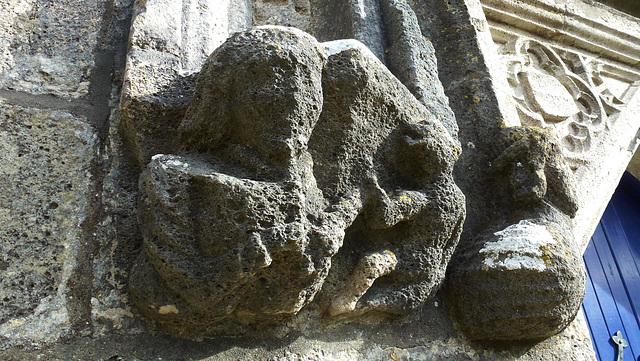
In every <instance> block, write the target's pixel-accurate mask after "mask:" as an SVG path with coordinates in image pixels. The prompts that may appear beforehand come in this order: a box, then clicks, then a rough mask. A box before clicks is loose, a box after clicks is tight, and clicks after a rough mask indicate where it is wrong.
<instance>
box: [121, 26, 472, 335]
mask: <svg viewBox="0 0 640 361" xmlns="http://www.w3.org/2000/svg"><path fill="white" fill-rule="evenodd" d="M324 46H325V49H322V48H321V47H320V44H319V43H317V42H316V40H315V39H314V38H313V37H311V36H310V35H308V34H305V33H303V32H301V31H299V30H295V29H292V28H278V27H266V28H257V29H255V30H252V31H249V32H244V33H238V34H236V35H234V36H232V37H231V38H230V39H229V40H228V41H227V42H225V44H223V46H221V47H220V48H218V49H217V50H216V51H215V52H214V53H213V54H212V56H211V57H210V58H209V59H208V60H207V62H206V63H205V65H204V67H203V69H202V71H201V72H200V76H199V80H198V85H197V88H196V94H195V96H194V100H193V103H192V104H191V106H190V107H189V109H188V110H187V113H186V115H185V119H184V120H183V122H182V125H181V126H180V131H181V142H182V143H183V147H184V151H186V152H187V153H186V155H184V156H163V155H157V156H154V157H153V158H152V161H151V162H150V163H149V165H148V166H147V168H146V170H145V171H144V172H143V173H142V176H141V179H140V191H141V199H140V206H139V219H140V222H141V227H142V232H143V237H144V240H145V242H144V246H145V251H146V252H145V256H144V257H143V258H144V259H141V261H140V263H139V265H138V266H137V268H136V269H135V270H134V272H133V274H132V279H131V296H132V297H133V302H134V304H136V305H137V306H138V308H139V309H140V310H141V311H142V312H143V313H144V314H145V315H146V316H147V317H148V318H150V319H152V320H155V321H156V322H158V323H159V324H160V325H161V326H163V327H164V328H166V329H167V330H169V332H172V333H173V334H175V335H179V336H185V337H189V336H190V335H191V334H197V333H199V332H204V333H206V332H208V329H207V328H208V327H210V326H214V325H217V324H219V323H221V322H223V321H226V320H229V321H234V323H238V322H239V323H240V324H252V325H260V324H265V323H275V322H279V321H281V320H282V319H283V318H286V317H289V316H292V315H295V314H296V313H298V312H299V310H300V309H301V308H302V307H303V306H305V305H307V304H308V303H309V302H310V301H311V300H312V299H313V298H314V296H315V294H316V293H317V292H318V290H319V289H320V287H321V286H322V284H323V282H324V279H325V278H326V276H327V274H328V272H329V269H330V266H331V257H332V256H334V255H335V254H336V252H338V249H339V248H340V247H341V246H342V243H343V238H344V235H345V230H346V229H347V227H349V226H351V224H352V223H353V222H354V220H356V216H358V214H362V216H361V217H359V220H356V223H355V224H354V225H353V226H352V227H351V228H349V229H348V230H347V232H348V233H349V235H348V236H347V238H346V241H348V242H350V243H354V244H357V247H358V249H359V250H358V252H359V253H361V252H363V251H364V252H365V254H363V255H362V256H360V255H358V254H355V256H356V257H365V258H366V257H369V256H367V255H366V252H371V251H378V250H379V249H381V248H385V249H386V248H388V249H390V251H389V250H387V251H386V252H389V253H391V252H393V254H395V255H396V256H395V257H397V267H396V269H394V270H389V272H387V273H388V275H387V277H386V278H385V280H384V281H383V280H382V279H381V280H380V281H379V282H374V281H375V279H374V280H371V281H370V282H369V285H368V287H367V288H366V289H360V290H359V291H358V294H357V295H352V297H355V301H357V304H354V305H353V307H352V308H351V310H349V311H353V312H354V314H359V313H363V312H366V311H370V310H375V311H381V312H390V313H406V312H407V311H409V310H412V309H415V308H417V307H418V306H420V305H421V304H422V303H423V302H424V301H425V300H426V299H427V298H429V297H431V296H432V295H433V293H434V292H435V291H436V290H437V289H438V286H439V285H440V283H441V282H442V279H443V277H444V270H445V267H446V264H447V262H448V260H449V258H450V256H451V254H452V252H453V248H454V247H455V245H456V243H457V240H458V237H459V233H460V231H461V224H462V220H463V216H464V208H463V206H462V205H463V196H462V194H461V193H460V192H459V190H458V189H457V187H456V186H455V185H454V184H453V181H452V178H451V172H452V169H453V162H454V161H455V159H456V158H457V155H458V149H457V148H456V145H455V142H454V141H453V140H452V139H451V138H450V137H449V136H448V133H447V132H446V130H445V129H444V128H443V127H442V125H440V124H439V123H437V122H436V121H434V119H433V118H434V117H433V116H432V115H431V114H430V113H429V112H428V111H427V110H426V109H425V108H424V107H422V105H421V104H420V103H419V102H417V100H416V99H415V98H414V97H412V96H411V95H410V93H409V92H408V91H407V90H406V88H404V86H403V85H402V84H401V83H400V82H399V81H398V80H397V79H396V78H394V77H393V75H391V73H390V72H389V71H388V70H386V69H385V68H384V67H383V66H382V64H380V63H379V61H378V60H377V59H376V58H375V57H374V56H373V55H372V54H371V53H370V52H369V50H368V49H366V48H364V47H363V46H362V44H360V43H357V42H334V43H328V44H325V45H324ZM325 51H326V52H327V55H326V56H325V55H324V52H325ZM327 56H328V59H326V57H327ZM325 61H326V62H327V65H326V67H325V66H324V63H325ZM323 68H324V69H323ZM316 123H317V124H316ZM307 143H309V151H308V152H307ZM194 153H195V154H194ZM416 165H418V166H417V167H416ZM316 180H317V183H316ZM316 184H317V185H316ZM398 239H400V240H401V241H398ZM345 267H346V272H349V265H348V264H345ZM356 273H358V272H356ZM380 276H382V274H379V275H378V277H380ZM354 303H355V302H354ZM345 312H346V311H345ZM224 332H226V333H230V332H231V333H233V331H231V330H230V329H229V328H228V327H226V326H225V329H224Z"/></svg>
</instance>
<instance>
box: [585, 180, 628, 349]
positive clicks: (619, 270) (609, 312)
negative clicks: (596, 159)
mask: <svg viewBox="0 0 640 361" xmlns="http://www.w3.org/2000/svg"><path fill="white" fill-rule="evenodd" d="M584 261H585V263H586V266H587V275H588V279H587V292H586V295H585V298H584V302H583V310H584V314H585V318H586V320H587V323H588V324H589V330H590V332H591V339H592V340H593V347H594V349H595V351H596V355H597V356H598V359H599V360H600V361H615V360H616V356H617V346H616V345H615V344H614V343H613V342H612V341H611V336H612V335H614V334H615V333H616V332H617V331H620V332H621V333H622V337H623V338H624V339H625V340H626V341H627V342H628V344H629V347H627V348H625V349H624V359H625V360H634V361H635V360H638V357H640V181H638V180H637V179H635V178H634V177H633V176H631V175H630V174H628V173H625V174H624V176H623V177H622V180H621V181H620V185H619V186H618V189H617V190H616V192H615V194H614V195H613V197H612V198H611V201H610V202H609V205H608V206H607V209H606V211H605V212H604V215H603V216H602V219H601V220H600V223H599V224H598V228H597V229H596V231H595V233H594V234H593V237H592V238H591V242H590V243H589V246H588V247H587V250H586V251H585V253H584Z"/></svg>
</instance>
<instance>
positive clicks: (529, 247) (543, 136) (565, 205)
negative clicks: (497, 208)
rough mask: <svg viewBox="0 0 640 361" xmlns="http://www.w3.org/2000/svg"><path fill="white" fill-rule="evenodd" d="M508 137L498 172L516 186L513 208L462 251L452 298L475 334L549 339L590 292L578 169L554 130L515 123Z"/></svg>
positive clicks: (453, 272) (452, 277) (458, 317)
mask: <svg viewBox="0 0 640 361" xmlns="http://www.w3.org/2000/svg"><path fill="white" fill-rule="evenodd" d="M504 139H505V140H506V142H505V143H506V144H505V148H506V149H505V150H504V152H503V153H502V154H501V155H500V156H499V157H498V158H497V159H496V160H495V161H494V162H493V164H492V169H491V172H492V173H493V177H495V180H496V182H497V184H501V185H505V186H508V187H509V188H510V189H511V194H512V196H513V198H512V202H513V208H511V209H512V212H511V213H510V214H505V219H504V220H503V221H501V222H499V223H497V224H495V225H494V226H492V227H490V228H488V229H487V231H486V233H484V234H481V235H479V236H478V237H477V240H476V242H474V243H473V244H472V245H470V246H469V247H467V248H466V249H461V250H458V251H457V252H456V253H457V254H456V256H455V262H456V263H455V267H451V268H450V272H449V274H448V275H447V280H448V299H449V301H450V304H451V307H452V316H453V318H454V320H455V321H456V323H457V324H458V327H459V328H460V329H461V330H462V331H464V332H465V333H466V335H467V336H468V337H469V338H471V339H482V340H517V339H541V338H546V337H549V336H551V335H554V334H556V333H558V332H560V331H562V330H563V329H564V328H565V327H567V325H569V323H570V322H571V321H572V320H573V318H574V317H575V315H576V313H577V312H578V310H579V308H580V304H581V303H582V297H583V296H584V289H585V270H584V265H583V263H582V257H581V255H580V254H578V253H577V252H576V250H577V249H578V247H576V246H575V245H574V244H573V242H575V241H574V239H573V237H572V234H571V231H570V230H571V226H570V218H572V217H573V216H575V213H576V211H577V204H576V201H575V194H574V190H573V188H572V187H573V182H572V178H571V177H572V174H571V170H570V169H569V167H568V166H567V165H566V163H565V162H564V158H563V156H562V153H561V149H560V144H559V141H558V139H557V137H556V136H555V134H553V131H552V130H546V129H542V128H536V127H515V128H507V129H505V137H504Z"/></svg>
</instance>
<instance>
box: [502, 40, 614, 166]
mask: <svg viewBox="0 0 640 361" xmlns="http://www.w3.org/2000/svg"><path fill="white" fill-rule="evenodd" d="M500 52H501V53H502V54H504V56H505V57H506V62H507V68H508V75H507V77H508V80H509V83H510V85H511V86H512V88H513V94H514V99H515V100H516V108H517V110H518V113H519V114H520V118H521V121H522V124H523V125H530V126H537V127H543V128H546V127H552V128H553V129H554V130H555V131H556V132H557V134H558V136H559V137H560V138H561V143H562V145H563V148H564V149H565V150H564V153H565V155H566V157H567V159H568V160H569V161H570V164H571V166H572V168H574V169H575V168H577V167H578V165H579V164H580V163H581V162H584V161H585V159H586V158H585V155H584V153H586V152H588V151H589V150H591V149H593V147H594V146H595V144H594V142H595V139H596V137H597V136H598V134H599V133H601V132H603V131H604V130H606V129H608V127H609V123H610V122H611V121H612V120H613V119H614V118H615V115H616V114H617V113H618V112H619V111H620V106H622V105H623V102H622V101H621V100H620V99H618V98H617V97H616V96H614V95H613V94H612V93H611V92H610V91H609V90H608V89H607V87H606V85H604V81H603V80H602V78H601V76H600V68H601V65H599V64H597V63H596V62H595V61H592V62H589V63H588V62H587V61H586V60H585V58H584V57H582V56H581V55H577V54H573V53H568V52H557V51H554V50H553V49H551V48H550V47H548V46H545V45H543V44H541V43H539V42H536V41H533V40H525V39H521V38H519V39H516V40H513V41H511V42H509V43H507V44H505V45H503V46H502V48H501V49H500Z"/></svg>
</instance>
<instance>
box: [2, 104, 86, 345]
mask: <svg viewBox="0 0 640 361" xmlns="http://www.w3.org/2000/svg"><path fill="white" fill-rule="evenodd" d="M0 114H1V115H0V149H1V150H2V154H3V162H2V165H1V166H0V183H1V184H2V193H1V194H0V240H1V242H0V339H3V342H2V344H0V347H4V346H6V345H7V344H8V345H12V344H18V345H21V344H25V343H26V344H29V345H31V343H35V344H38V343H40V342H51V341H55V340H56V339H57V338H59V337H60V336H63V335H65V334H66V333H68V331H69V328H70V318H69V311H68V310H67V307H68V305H67V299H66V297H67V292H68V290H69V285H68V284H67V283H68V282H69V279H70V277H71V275H72V273H73V272H74V271H75V267H76V253H77V252H78V249H79V247H80V245H79V244H80V242H81V240H82V239H83V237H84V234H83V231H82V228H81V223H82V222H83V221H84V219H85V218H86V217H87V215H88V214H89V210H88V204H89V203H88V202H89V199H90V195H89V189H90V187H89V184H90V183H89V181H90V179H89V178H90V176H89V169H90V166H91V160H92V159H93V152H94V146H95V141H96V140H95V136H94V133H93V129H92V128H91V127H90V126H89V125H87V124H86V123H85V122H84V121H85V119H82V118H78V117H75V116H73V115H71V114H69V113H67V112H64V111H52V110H40V109H33V108H25V107H21V106H16V105H12V106H9V105H7V104H6V103H0ZM69 148H72V149H73V150H74V151H73V152H68V151H67V149H69ZM5 341H6V342H5Z"/></svg>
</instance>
